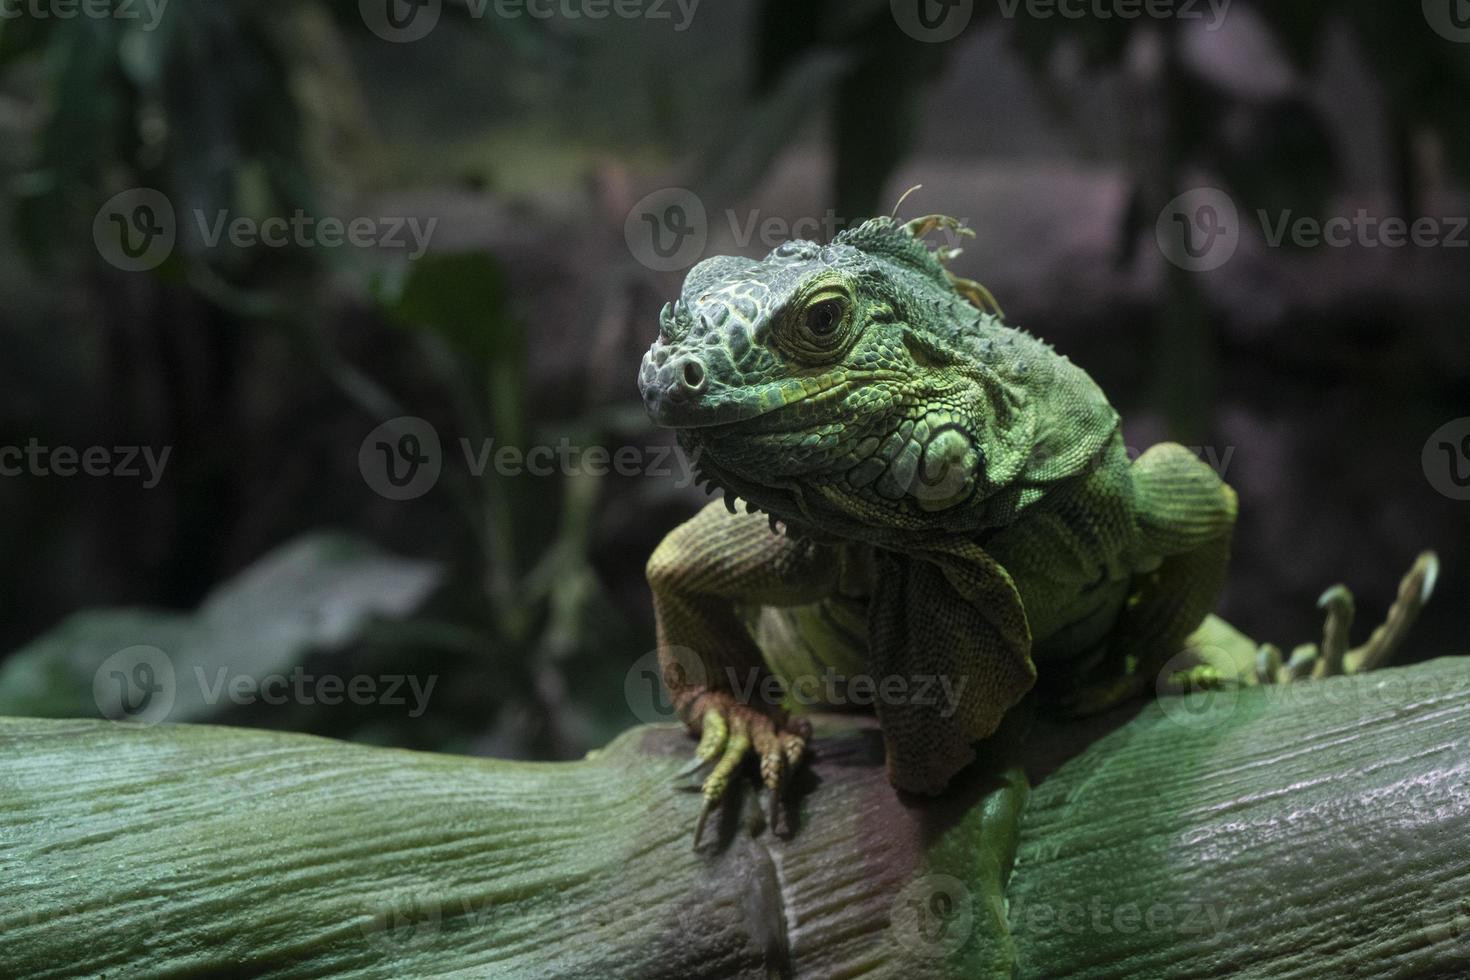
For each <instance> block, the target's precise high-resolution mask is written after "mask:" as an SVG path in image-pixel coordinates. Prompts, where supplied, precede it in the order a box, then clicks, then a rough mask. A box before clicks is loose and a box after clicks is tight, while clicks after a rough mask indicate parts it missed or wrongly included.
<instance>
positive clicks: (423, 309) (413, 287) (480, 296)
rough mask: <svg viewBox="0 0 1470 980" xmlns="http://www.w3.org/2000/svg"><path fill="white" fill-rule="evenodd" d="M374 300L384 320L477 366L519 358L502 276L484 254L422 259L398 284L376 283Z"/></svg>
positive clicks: (411, 267) (437, 256)
mask: <svg viewBox="0 0 1470 980" xmlns="http://www.w3.org/2000/svg"><path fill="white" fill-rule="evenodd" d="M376 297H377V300H378V302H379V303H380V304H381V306H382V309H383V312H384V313H386V314H387V315H388V316H389V317H391V318H392V319H394V320H396V321H398V322H399V323H401V324H403V325H405V326H410V327H418V328H422V329H427V330H430V331H432V332H433V333H435V334H437V335H438V336H439V337H440V338H442V339H443V340H444V341H445V342H446V343H447V344H449V346H450V347H452V348H454V349H455V350H457V351H459V352H460V353H462V354H464V355H466V356H467V357H469V358H470V359H471V360H472V361H473V362H474V364H475V365H476V366H477V367H480V368H482V369H483V368H488V367H490V366H492V365H496V364H506V363H508V362H516V361H518V360H519V358H520V353H521V343H520V339H521V338H520V335H519V331H517V330H516V329H515V325H514V322H513V320H512V318H511V317H510V316H509V314H508V311H507V309H506V288H505V276H504V274H503V273H502V272H501V271H500V267H499V266H498V265H497V264H496V263H495V260H494V259H493V258H491V257H490V256H489V255H487V254H486V253H484V252H453V253H447V254H435V253H430V254H427V255H424V256H422V257H421V258H419V259H417V260H415V261H414V262H412V263H410V264H409V267H408V269H407V272H406V274H405V275H404V276H403V277H402V278H401V279H400V280H398V281H396V282H395V281H391V280H387V279H384V280H380V281H379V283H378V288H377V290H376Z"/></svg>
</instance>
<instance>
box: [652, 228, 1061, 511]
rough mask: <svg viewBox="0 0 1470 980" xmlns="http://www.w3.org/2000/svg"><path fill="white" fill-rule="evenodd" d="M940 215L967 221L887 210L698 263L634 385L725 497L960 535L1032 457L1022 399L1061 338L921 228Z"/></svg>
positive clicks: (762, 506)
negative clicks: (1038, 326)
mask: <svg viewBox="0 0 1470 980" xmlns="http://www.w3.org/2000/svg"><path fill="white" fill-rule="evenodd" d="M937 227H945V228H949V229H958V227H959V226H958V224H957V223H956V222H953V221H952V220H950V219H947V218H940V217H937V216H935V217H930V218H921V219H917V220H916V221H912V222H909V223H907V224H901V223H898V222H895V221H893V220H891V219H888V218H875V219H872V220H870V221H867V222H865V223H863V224H862V225H860V226H858V227H856V228H853V229H851V230H849V231H845V232H843V233H841V234H839V235H838V236H837V237H836V238H835V239H834V240H833V241H832V243H831V244H829V245H818V244H815V243H813V242H807V241H792V242H787V243H785V244H783V245H781V246H779V247H778V248H776V249H775V250H774V251H773V252H771V253H770V254H769V255H767V256H766V257H765V258H764V259H762V260H760V261H754V260H752V259H746V258H737V257H732V256H721V257H717V258H711V259H707V260H705V261H703V262H701V263H699V264H698V265H696V266H695V267H694V268H693V269H691V270H690V272H689V275H688V277H687V278H686V279H685V282H684V287H683V290H682V294H681V296H680V298H679V299H678V300H677V301H676V302H674V303H671V304H669V305H666V306H665V307H664V309H663V312H662V314H661V315H660V318H659V337H658V339H657V340H656V341H655V342H654V344H653V346H652V348H651V349H650V350H649V351H648V353H647V354H645V355H644V358H643V364H642V368H641V370H640V372H639V376H638V386H639V389H640V391H641V392H642V394H643V400H644V404H645V406H646V408H647V409H648V412H649V415H650V416H651V417H652V418H653V420H654V421H655V422H657V423H658V424H660V425H663V426H668V427H672V428H674V429H677V430H678V431H679V438H680V442H681V444H682V445H683V447H684V448H685V450H686V451H687V452H689V453H691V454H692V455H695V456H696V459H695V462H696V465H697V466H698V468H699V470H700V472H701V474H702V475H703V476H704V477H705V478H707V479H708V480H709V481H710V482H711V483H712V484H714V485H715V486H718V487H720V488H722V489H724V490H725V491H726V496H727V500H729V499H730V498H731V497H740V498H744V499H745V500H746V501H748V502H749V503H750V504H753V505H754V506H755V507H757V508H759V509H761V510H763V511H766V512H767V513H769V514H771V515H773V521H774V519H775V518H780V519H782V520H784V521H786V522H788V523H795V524H797V525H798V526H801V527H804V528H810V529H816V530H819V531H825V532H827V533H830V534H834V535H838V536H843V537H849V536H863V535H864V532H866V531H870V530H873V529H889V530H899V531H904V532H905V533H912V532H915V531H921V530H924V529H931V530H932V529H948V530H950V531H953V530H955V529H957V528H958V527H962V526H967V525H968V526H973V524H974V521H973V520H971V519H968V518H966V517H965V516H964V515H966V514H971V515H973V512H974V511H975V509H976V507H977V504H978V502H979V501H980V500H981V499H982V498H983V497H984V496H985V495H986V494H987V493H988V492H989V491H991V490H993V489H994V487H995V486H996V485H997V481H998V480H1001V479H1007V478H1011V477H1014V476H1015V475H1017V474H1018V473H1019V472H1020V471H1021V469H1022V468H1023V466H1024V463H1025V459H1024V457H1026V456H1027V455H1028V454H1029V453H1030V452H1031V448H1032V441H1033V440H1032V438H1031V437H1032V436H1033V435H1034V431H1033V430H1032V429H1031V428H1029V427H1028V424H1027V421H1026V419H1024V418H1022V417H1021V415H1020V412H1019V402H1018V399H1019V395H1020V392H1021V389H1022V388H1023V387H1024V385H1025V378H1026V375H1027V373H1028V372H1029V371H1030V370H1031V368H1032V366H1033V363H1034V362H1035V361H1037V360H1038V359H1039V357H1040V352H1041V351H1045V352H1046V353H1047V354H1048V355H1049V354H1050V352H1049V350H1048V349H1046V348H1045V347H1044V346H1043V345H1041V344H1039V342H1036V341H1034V340H1032V339H1031V338H1029V337H1026V336H1025V335H1024V334H1020V333H1018V332H1017V331H1012V330H1009V329H1007V328H1005V327H1003V326H1002V325H1001V324H1000V321H999V320H998V318H997V317H995V316H994V315H992V314H990V313H989V312H987V311H986V310H984V309H982V308H981V307H983V306H985V305H987V303H988V304H990V305H993V300H990V299H989V294H988V293H985V292H984V290H983V289H982V288H981V287H980V286H978V285H976V284H974V283H970V282H967V281H965V280H959V279H955V278H953V277H952V276H951V275H950V274H949V273H948V272H947V271H946V270H945V268H944V266H943V264H942V263H943V260H945V259H946V258H948V257H949V255H951V254H953V250H945V249H939V250H931V249H930V248H929V247H928V246H927V245H925V244H924V242H923V241H922V237H923V235H924V234H927V233H928V232H929V231H931V230H933V229H934V228H937ZM1019 339H1024V341H1025V342H1024V343H1022V342H1019ZM1051 356H1053V357H1054V355H1051ZM1079 373H1080V372H1079ZM1084 377H1085V376H1084ZM1022 430H1024V431H1022ZM868 536H871V535H868Z"/></svg>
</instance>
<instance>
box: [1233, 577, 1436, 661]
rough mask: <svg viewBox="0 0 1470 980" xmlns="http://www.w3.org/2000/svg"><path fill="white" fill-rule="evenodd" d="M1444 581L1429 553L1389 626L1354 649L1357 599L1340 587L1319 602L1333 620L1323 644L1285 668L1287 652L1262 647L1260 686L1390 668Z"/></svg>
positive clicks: (1402, 587)
mask: <svg viewBox="0 0 1470 980" xmlns="http://www.w3.org/2000/svg"><path fill="white" fill-rule="evenodd" d="M1438 575H1439V559H1438V558H1437V557H1436V556H1435V554H1434V552H1432V551H1426V552H1423V553H1422V554H1420V555H1419V557H1418V558H1417V559H1415V561H1414V564H1413V566H1412V567H1411V568H1410V569H1409V571H1408V574H1406V575H1405V576H1404V578H1403V580H1402V581H1401V582H1400V583H1399V592H1398V596H1397V597H1396V598H1395V599H1394V601H1393V605H1392V606H1391V607H1389V610H1388V615H1387V616H1386V617H1384V620H1383V623H1382V624H1381V625H1380V626H1379V627H1378V628H1377V629H1375V630H1374V631H1373V635H1372V636H1370V637H1369V638H1368V642H1367V643H1364V644H1363V645H1362V646H1360V647H1353V648H1352V649H1348V645H1347V638H1348V629H1349V628H1350V627H1351V626H1352V624H1353V595H1352V593H1351V592H1349V591H1348V590H1347V587H1346V586H1343V585H1334V586H1332V587H1331V588H1330V589H1328V590H1327V591H1326V592H1323V593H1322V597H1321V598H1320V599H1318V600H1317V607H1318V608H1319V609H1322V610H1324V611H1325V612H1326V614H1327V621H1326V622H1325V623H1324V624H1323V626H1322V643H1321V645H1320V646H1319V645H1318V644H1315V643H1304V644H1302V645H1301V646H1299V647H1297V648H1296V649H1295V650H1293V651H1292V652H1291V658H1290V659H1289V660H1287V661H1286V662H1285V663H1284V664H1283V663H1282V660H1281V650H1280V649H1279V648H1277V647H1275V646H1273V645H1271V644H1269V643H1263V644H1261V646H1260V648H1259V650H1258V651H1257V653H1256V680H1257V681H1258V682H1259V683H1262V684H1287V683H1290V682H1291V681H1297V680H1306V679H1313V680H1315V679H1318V678H1322V677H1336V676H1338V675H1342V674H1361V673H1365V672H1367V671H1370V670H1372V669H1373V668H1375V667H1379V666H1382V665H1383V664H1385V663H1387V662H1388V660H1389V658H1390V657H1391V656H1392V655H1393V651H1394V650H1395V648H1397V647H1398V645H1399V643H1400V642H1401V641H1402V640H1403V638H1404V637H1405V636H1406V635H1407V634H1408V632H1409V627H1411V626H1412V625H1413V624H1414V620H1415V619H1416V618H1417V617H1418V615H1419V611H1420V610H1421V609H1423V608H1424V604H1425V603H1426V602H1428V601H1429V597H1430V595H1431V594H1433V592H1434V582H1435V579H1436V578H1437V577H1438Z"/></svg>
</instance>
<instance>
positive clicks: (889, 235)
mask: <svg viewBox="0 0 1470 980" xmlns="http://www.w3.org/2000/svg"><path fill="white" fill-rule="evenodd" d="M941 229H942V230H944V231H947V232H949V233H951V234H953V235H958V236H961V237H964V238H974V237H975V231H974V229H973V228H969V227H967V226H965V225H964V224H963V223H961V222H960V221H959V220H958V219H956V218H951V217H949V216H948V215H943V214H927V215H924V216H923V217H922V218H914V219H913V220H911V221H905V222H899V221H898V220H897V219H895V218H891V217H878V218H869V219H868V220H867V221H864V222H863V223H862V224H860V225H858V226H857V227H856V228H852V229H849V230H847V231H843V232H840V233H839V234H838V235H837V237H836V238H835V239H834V243H835V244H842V245H850V246H852V247H853V248H857V249H861V250H862V251H864V252H866V253H867V254H869V255H873V256H878V257H881V258H886V259H889V260H891V261H894V262H898V263H900V264H901V265H904V266H907V267H908V268H910V269H913V270H914V271H915V272H918V273H920V274H921V275H924V276H927V277H928V278H930V279H932V280H934V281H935V282H938V283H942V284H944V285H947V286H950V287H951V288H952V289H954V291H955V292H956V293H958V294H959V295H960V296H962V297H964V298H965V300H967V301H968V302H969V303H970V304H972V305H973V306H975V307H976V308H978V309H980V310H981V311H983V312H986V313H994V314H995V315H996V316H1000V317H1004V315H1005V314H1004V313H1003V312H1002V310H1001V308H1000V304H999V303H997V302H996V301H995V297H994V296H992V295H990V290H988V289H986V288H985V287H984V286H982V285H980V284H979V283H978V282H975V281H973V280H970V279H964V278H961V277H960V276H957V275H955V274H954V273H952V272H950V271H949V270H948V269H947V268H945V265H946V264H947V263H948V262H949V261H950V260H951V259H953V258H954V257H955V256H957V255H959V254H960V252H961V251H962V249H960V248H958V247H954V246H947V245H939V246H936V247H934V248H930V247H929V246H928V244H926V243H925V242H924V238H925V237H926V236H928V235H929V234H930V233H931V232H933V231H935V230H941Z"/></svg>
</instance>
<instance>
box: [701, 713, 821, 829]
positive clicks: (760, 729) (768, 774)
mask: <svg viewBox="0 0 1470 980" xmlns="http://www.w3.org/2000/svg"><path fill="white" fill-rule="evenodd" d="M697 706H698V712H699V714H698V717H697V718H691V719H690V726H691V727H692V728H698V729H699V731H700V739H699V747H698V748H696V749H695V750H694V754H695V768H698V767H699V766H702V765H704V764H707V763H708V762H711V761H713V762H714V769H713V770H712V771H711V772H710V774H709V775H708V776H707V777H705V780H704V785H703V786H702V787H701V795H703V797H704V803H703V805H702V806H701V807H700V811H699V818H698V820H697V821H696V822H695V825H694V846H695V847H698V846H699V841H700V838H701V837H702V836H703V835H704V827H705V824H706V823H707V822H708V820H709V816H710V814H711V813H713V812H714V810H715V809H716V808H717V807H718V806H719V804H720V801H721V800H723V799H724V797H725V793H726V791H727V790H728V789H729V787H730V783H731V780H732V779H733V778H734V776H735V773H736V771H737V770H738V769H739V768H740V764H741V763H742V762H743V761H744V760H745V757H746V755H747V754H749V753H750V752H752V751H754V753H755V755H756V757H757V758H758V759H759V760H760V773H761V782H762V783H764V784H765V786H766V788H767V790H769V791H770V821H771V826H772V827H773V828H774V827H775V826H776V825H777V820H778V818H779V810H780V801H781V796H782V793H783V791H784V789H785V786H786V781H787V779H788V778H789V776H790V774H791V773H792V772H794V771H795V770H796V768H797V767H798V766H799V765H800V764H801V760H802V757H803V756H804V755H805V752H806V741H807V739H808V738H810V737H811V727H810V726H809V725H808V724H807V723H806V721H805V720H803V719H791V718H787V717H785V716H784V713H783V712H779V711H775V712H772V713H767V712H766V711H763V710H761V709H758V708H753V707H751V706H750V705H747V704H742V703H740V702H739V701H737V700H736V699H735V696H734V695H733V694H730V693H729V692H724V691H710V692H706V693H704V694H702V695H701V696H700V697H699V698H698V701H697Z"/></svg>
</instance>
